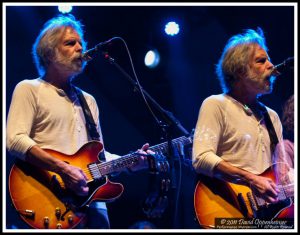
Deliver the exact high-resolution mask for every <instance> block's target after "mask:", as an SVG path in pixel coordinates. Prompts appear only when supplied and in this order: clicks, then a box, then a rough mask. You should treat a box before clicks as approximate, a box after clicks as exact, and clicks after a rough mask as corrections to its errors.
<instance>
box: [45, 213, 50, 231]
mask: <svg viewBox="0 0 300 235" xmlns="http://www.w3.org/2000/svg"><path fill="white" fill-rule="evenodd" d="M49 223H50V221H49V217H47V216H45V217H44V226H45V228H48V227H49Z"/></svg>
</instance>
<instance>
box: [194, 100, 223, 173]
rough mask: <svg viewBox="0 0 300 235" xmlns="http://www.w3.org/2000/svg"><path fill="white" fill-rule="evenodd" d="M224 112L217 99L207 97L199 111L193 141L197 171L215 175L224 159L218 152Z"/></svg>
mask: <svg viewBox="0 0 300 235" xmlns="http://www.w3.org/2000/svg"><path fill="white" fill-rule="evenodd" d="M222 128H223V124H222V112H221V107H219V106H218V104H217V102H216V101H215V100H212V99H210V98H207V99H206V100H204V101H203V103H202V106H201V108H200V111H199V116H198V121H197V124H196V128H195V133H194V141H193V154H192V157H193V167H194V168H195V170H196V172H197V173H201V174H205V175H208V176H213V169H214V167H215V166H217V165H218V164H219V163H220V161H222V159H221V158H220V157H219V156H218V155H217V154H216V153H217V147H218V142H219V139H220V133H221V132H222Z"/></svg>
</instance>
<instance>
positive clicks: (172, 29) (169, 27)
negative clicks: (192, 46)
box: [165, 21, 180, 36]
mask: <svg viewBox="0 0 300 235" xmlns="http://www.w3.org/2000/svg"><path fill="white" fill-rule="evenodd" d="M179 31H180V28H179V25H178V24H177V23H176V22H174V21H171V22H169V23H167V24H166V26H165V32H166V34H167V35H170V36H174V35H176V34H178V33H179Z"/></svg>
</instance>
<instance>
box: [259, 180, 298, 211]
mask: <svg viewBox="0 0 300 235" xmlns="http://www.w3.org/2000/svg"><path fill="white" fill-rule="evenodd" d="M293 187H294V184H288V185H277V188H278V189H279V190H280V191H279V193H278V200H279V201H283V200H286V199H287V198H290V197H292V196H293V190H292V189H293ZM287 189H288V190H287ZM255 199H256V201H257V205H258V206H265V205H266V204H267V203H266V201H265V200H264V199H262V198H260V197H258V196H255Z"/></svg>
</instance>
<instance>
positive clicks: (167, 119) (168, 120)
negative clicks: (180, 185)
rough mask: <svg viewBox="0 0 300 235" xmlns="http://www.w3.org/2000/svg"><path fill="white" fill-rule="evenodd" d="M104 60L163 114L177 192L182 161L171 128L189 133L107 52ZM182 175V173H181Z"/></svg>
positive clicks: (172, 176) (163, 128)
mask: <svg viewBox="0 0 300 235" xmlns="http://www.w3.org/2000/svg"><path fill="white" fill-rule="evenodd" d="M103 55H104V58H105V59H106V60H108V61H109V63H110V64H112V65H114V66H115V67H116V68H117V69H118V70H119V71H120V72H121V73H122V74H123V75H124V76H125V77H126V78H127V80H128V81H129V82H130V83H131V84H132V85H133V87H134V92H137V91H138V92H140V94H141V95H142V93H143V94H144V95H145V97H146V98H147V99H148V100H150V102H151V104H152V105H153V106H154V107H155V108H156V110H157V111H158V112H159V113H160V114H161V116H162V118H163V120H164V122H163V121H158V120H156V121H158V126H159V127H160V128H161V130H162V133H163V134H164V138H165V139H166V141H167V145H168V160H169V164H170V175H171V176H170V178H171V188H172V189H173V190H174V191H175V192H176V188H177V183H176V172H175V164H174V159H175V158H176V159H178V160H179V161H181V159H180V157H179V154H178V151H175V147H174V146H173V143H172V138H171V135H170V128H171V127H173V126H175V127H176V128H177V129H178V130H179V131H180V132H181V133H182V134H183V135H185V136H187V137H188V136H189V135H190V134H189V132H188V131H187V130H186V129H185V128H184V127H183V126H182V125H181V123H180V122H179V121H178V119H176V118H175V117H174V115H173V114H172V113H171V112H169V111H167V110H165V109H163V108H162V107H161V106H160V105H159V104H158V103H157V102H156V101H155V100H154V99H153V98H152V97H151V96H150V95H149V93H148V92H147V91H145V90H144V89H143V88H142V87H140V86H138V83H137V82H136V81H135V80H134V79H133V78H132V77H131V76H130V75H129V74H128V73H127V72H126V71H125V70H124V69H123V68H122V67H121V66H120V65H119V64H118V63H116V61H115V59H114V58H112V57H111V56H110V55H109V54H108V53H107V52H103ZM180 174H181V172H180ZM177 204H178V199H177V200H176V204H175V207H174V208H175V213H174V220H173V227H174V228H175V227H177V221H178V216H177V207H178V205H177Z"/></svg>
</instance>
